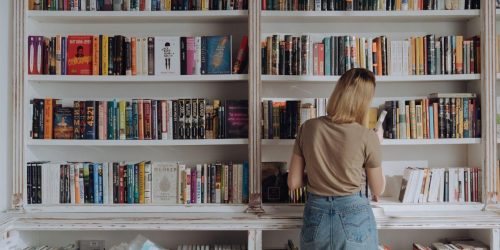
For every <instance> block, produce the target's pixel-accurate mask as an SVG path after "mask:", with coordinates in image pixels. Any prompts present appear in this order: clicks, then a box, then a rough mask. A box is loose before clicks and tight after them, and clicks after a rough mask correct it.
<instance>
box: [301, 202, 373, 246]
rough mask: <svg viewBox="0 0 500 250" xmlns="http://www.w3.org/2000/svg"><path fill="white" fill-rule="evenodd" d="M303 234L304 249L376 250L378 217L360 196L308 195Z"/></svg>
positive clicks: (302, 244)
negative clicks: (376, 218)
mask: <svg viewBox="0 0 500 250" xmlns="http://www.w3.org/2000/svg"><path fill="white" fill-rule="evenodd" d="M303 222H304V223H303V225H302V230H301V232H300V249H301V250H319V249H322V250H323V249H325V250H326V249H328V250H337V249H339V250H340V249H346V250H358V249H359V250H371V249H373V250H377V249H378V234H377V226H376V223H375V217H374V216H373V211H372V209H371V206H370V203H369V201H368V199H367V198H365V197H362V196H361V195H360V194H354V195H348V196H331V197H326V196H318V195H314V194H311V193H308V196H307V203H306V207H305V209H304V221H303Z"/></svg>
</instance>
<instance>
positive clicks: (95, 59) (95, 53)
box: [92, 36, 100, 75]
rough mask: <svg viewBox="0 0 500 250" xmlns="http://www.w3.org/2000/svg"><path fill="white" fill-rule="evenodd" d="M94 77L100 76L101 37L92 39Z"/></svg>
mask: <svg viewBox="0 0 500 250" xmlns="http://www.w3.org/2000/svg"><path fill="white" fill-rule="evenodd" d="M92 49H93V50H92V75H99V66H100V65H99V36H94V38H93V39H92Z"/></svg>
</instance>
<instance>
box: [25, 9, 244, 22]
mask: <svg viewBox="0 0 500 250" xmlns="http://www.w3.org/2000/svg"><path fill="white" fill-rule="evenodd" d="M26 16H27V17H28V18H30V19H32V20H34V21H36V22H39V23H61V22H64V23H76V24H79V23H86V24H92V23H94V24H101V23H155V22H159V23H165V22H170V23H172V22H173V23H183V22H192V23H202V22H246V21H247V19H248V11H245V10H217V11H170V12H166V11H98V12H97V11H27V13H26Z"/></svg>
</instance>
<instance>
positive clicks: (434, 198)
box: [399, 167, 482, 203]
mask: <svg viewBox="0 0 500 250" xmlns="http://www.w3.org/2000/svg"><path fill="white" fill-rule="evenodd" d="M481 185H482V184H481V169H479V168H447V169H446V168H412V167H408V168H406V169H405V171H404V174H403V179H402V183H401V190H400V193H399V201H401V202H402V203H436V202H441V203H442V202H450V203H459V202H481Z"/></svg>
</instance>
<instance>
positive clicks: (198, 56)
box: [194, 36, 201, 75]
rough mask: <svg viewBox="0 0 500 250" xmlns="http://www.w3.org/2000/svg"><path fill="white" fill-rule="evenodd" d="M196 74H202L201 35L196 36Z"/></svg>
mask: <svg viewBox="0 0 500 250" xmlns="http://www.w3.org/2000/svg"><path fill="white" fill-rule="evenodd" d="M194 46H195V51H196V55H195V56H196V58H195V71H194V74H195V75H201V36H197V37H195V45H194Z"/></svg>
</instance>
